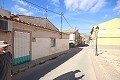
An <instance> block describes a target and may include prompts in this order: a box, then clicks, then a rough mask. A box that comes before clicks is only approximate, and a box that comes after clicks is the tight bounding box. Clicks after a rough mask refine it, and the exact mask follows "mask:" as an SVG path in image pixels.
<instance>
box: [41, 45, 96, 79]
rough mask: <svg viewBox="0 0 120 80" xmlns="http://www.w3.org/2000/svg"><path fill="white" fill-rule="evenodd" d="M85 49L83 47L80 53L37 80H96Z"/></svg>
mask: <svg viewBox="0 0 120 80" xmlns="http://www.w3.org/2000/svg"><path fill="white" fill-rule="evenodd" d="M87 49H88V48H86V47H84V48H83V50H82V51H81V52H79V53H78V54H76V55H75V56H73V57H72V58H70V59H69V60H67V61H66V62H65V63H63V64H61V65H60V66H59V67H57V68H55V69H54V70H52V71H51V72H49V73H47V74H46V75H45V76H44V77H42V78H40V79H39V80H80V79H82V80H96V76H95V72H94V69H93V64H92V61H91V58H90V54H89V52H88V50H87Z"/></svg>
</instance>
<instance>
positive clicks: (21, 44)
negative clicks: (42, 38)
mask: <svg viewBox="0 0 120 80" xmlns="http://www.w3.org/2000/svg"><path fill="white" fill-rule="evenodd" d="M27 61H30V33H28V32H21V31H15V32H14V65H17V64H21V63H24V62H27Z"/></svg>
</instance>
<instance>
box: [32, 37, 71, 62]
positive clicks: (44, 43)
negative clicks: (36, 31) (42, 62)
mask: <svg viewBox="0 0 120 80" xmlns="http://www.w3.org/2000/svg"><path fill="white" fill-rule="evenodd" d="M68 42H69V41H68V39H56V46H55V47H51V46H50V44H51V39H50V38H36V42H32V60H35V59H37V58H42V57H45V56H48V55H52V54H54V53H58V52H61V51H65V50H68V49H69V43H68Z"/></svg>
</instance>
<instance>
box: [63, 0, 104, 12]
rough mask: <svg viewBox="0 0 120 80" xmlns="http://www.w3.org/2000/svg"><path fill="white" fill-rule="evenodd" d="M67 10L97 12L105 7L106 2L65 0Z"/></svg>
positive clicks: (100, 0) (101, 0) (102, 0)
mask: <svg viewBox="0 0 120 80" xmlns="http://www.w3.org/2000/svg"><path fill="white" fill-rule="evenodd" d="M64 3H65V6H66V9H68V10H72V11H75V10H81V11H90V12H97V11H99V10H100V9H101V8H102V7H104V6H105V4H106V0H64Z"/></svg>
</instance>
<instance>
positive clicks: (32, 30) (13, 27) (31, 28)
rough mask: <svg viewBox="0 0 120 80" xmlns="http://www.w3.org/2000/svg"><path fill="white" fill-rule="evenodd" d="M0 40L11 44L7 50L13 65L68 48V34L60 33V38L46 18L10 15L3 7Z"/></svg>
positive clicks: (0, 17)
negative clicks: (11, 57) (11, 55)
mask: <svg viewBox="0 0 120 80" xmlns="http://www.w3.org/2000/svg"><path fill="white" fill-rule="evenodd" d="M4 14H5V15H4ZM46 21H47V23H46ZM46 24H47V25H46ZM0 40H5V41H7V42H8V43H9V44H11V45H12V46H11V48H9V50H10V51H11V52H12V53H13V56H14V65H18V64H22V63H24V62H27V61H31V60H35V59H39V58H43V57H46V56H50V55H54V54H57V53H58V52H62V51H65V50H68V49H69V35H68V34H66V33H62V38H61V32H60V31H59V30H58V29H57V28H56V27H55V26H54V25H53V24H52V23H51V22H50V21H49V20H48V19H47V20H46V18H39V17H33V16H25V15H10V12H9V11H6V10H3V9H0ZM56 56H57V55H56Z"/></svg>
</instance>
